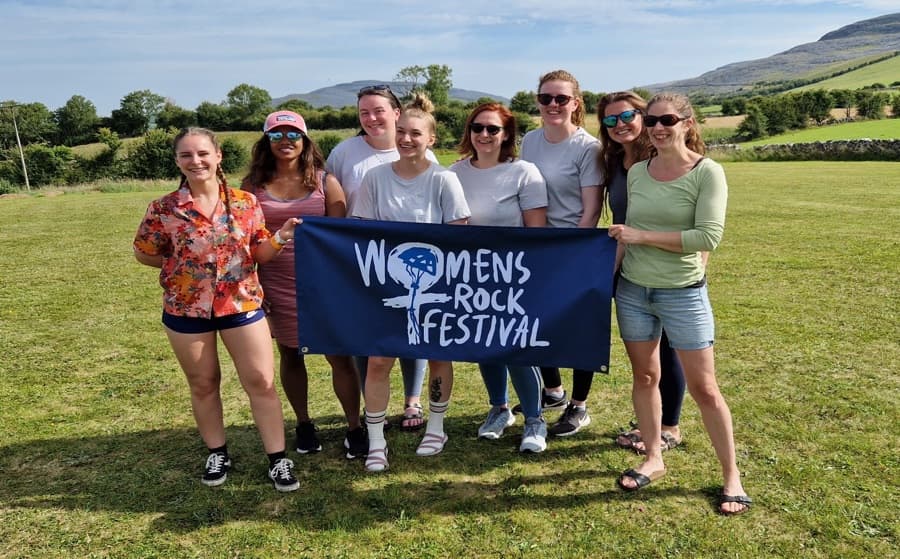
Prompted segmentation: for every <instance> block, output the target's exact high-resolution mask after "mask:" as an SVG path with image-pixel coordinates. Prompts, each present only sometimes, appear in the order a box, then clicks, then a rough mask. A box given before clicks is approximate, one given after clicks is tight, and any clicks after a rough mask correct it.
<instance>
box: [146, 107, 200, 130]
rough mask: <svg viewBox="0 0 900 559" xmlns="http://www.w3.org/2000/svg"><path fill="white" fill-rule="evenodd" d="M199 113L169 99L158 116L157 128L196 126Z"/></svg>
mask: <svg viewBox="0 0 900 559" xmlns="http://www.w3.org/2000/svg"><path fill="white" fill-rule="evenodd" d="M196 124H197V113H195V112H194V111H189V110H187V109H184V108H182V107H179V106H178V105H176V104H174V103H172V102H170V101H167V102H166V104H165V106H164V107H163V108H162V110H161V111H160V112H159V116H157V117H156V126H157V128H178V129H181V128H187V127H188V126H196Z"/></svg>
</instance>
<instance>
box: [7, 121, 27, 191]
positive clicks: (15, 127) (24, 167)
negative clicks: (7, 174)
mask: <svg viewBox="0 0 900 559" xmlns="http://www.w3.org/2000/svg"><path fill="white" fill-rule="evenodd" d="M17 106H18V105H16V104H15V103H12V104H8V105H6V108H8V109H11V110H12V117H13V130H15V131H16V144H17V145H18V146H19V158H20V159H21V160H22V174H23V175H25V190H31V184H30V183H29V182H28V168H27V167H26V166H25V152H24V151H23V150H22V140H21V139H20V138H19V125H18V124H17V123H16V107H17Z"/></svg>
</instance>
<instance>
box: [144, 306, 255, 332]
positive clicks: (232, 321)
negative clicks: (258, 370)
mask: <svg viewBox="0 0 900 559" xmlns="http://www.w3.org/2000/svg"><path fill="white" fill-rule="evenodd" d="M265 317H266V313H265V312H264V311H263V310H262V309H256V310H255V311H247V312H240V313H237V314H229V315H226V316H215V317H213V318H197V317H194V316H175V315H174V314H169V313H167V312H165V311H163V316H162V323H163V324H165V325H166V327H167V328H169V330H172V331H174V332H178V333H179V334H205V333H206V332H218V331H219V330H227V329H229V328H237V327H239V326H246V325H248V324H253V323H254V322H256V321H258V320H262V319H263V318H265Z"/></svg>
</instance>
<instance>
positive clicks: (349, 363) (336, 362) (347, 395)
mask: <svg viewBox="0 0 900 559" xmlns="http://www.w3.org/2000/svg"><path fill="white" fill-rule="evenodd" d="M325 359H326V360H327V361H328V364H329V365H331V385H332V387H333V388H334V394H335V396H337V398H338V401H339V402H340V403H341V408H343V410H344V417H346V418H347V425H348V426H349V427H350V429H356V428H357V427H359V425H360V423H359V376H358V375H357V374H356V369H355V368H354V367H353V359H352V358H351V357H348V356H344V355H326V356H325Z"/></svg>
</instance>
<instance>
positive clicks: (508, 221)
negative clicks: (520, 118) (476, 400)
mask: <svg viewBox="0 0 900 559" xmlns="http://www.w3.org/2000/svg"><path fill="white" fill-rule="evenodd" d="M517 137H518V136H517V133H516V117H515V116H514V115H513V114H512V113H511V112H510V110H509V109H508V108H506V106H504V105H501V104H500V103H485V104H482V105H479V106H478V107H476V108H475V109H473V110H472V112H471V113H470V114H469V117H468V119H467V120H466V128H465V131H464V132H463V137H462V139H461V140H460V142H459V146H458V150H459V153H460V154H461V155H462V156H463V157H464V158H465V159H462V160H461V161H458V162H456V163H454V164H453V165H452V166H451V167H450V170H451V171H453V172H454V173H456V176H457V177H459V181H460V183H462V187H463V192H465V195H466V201H467V202H468V204H469V209H470V210H471V212H472V216H471V217H470V218H469V223H470V224H472V225H494V226H507V227H523V226H525V227H544V226H546V225H547V185H546V183H545V182H544V178H543V177H542V176H541V172H540V171H539V170H538V168H537V167H535V165H534V164H533V163H528V162H527V161H522V160H521V159H516V138H517ZM478 368H479V369H480V370H481V377H482V379H483V380H484V384H485V387H486V388H487V391H488V400H489V402H490V404H491V409H490V410H489V411H488V414H487V418H486V419H485V420H484V423H482V424H481V426H480V427H479V428H478V436H479V438H484V439H498V438H500V436H501V435H503V431H504V430H505V429H506V428H507V427H509V426H510V425H512V424H513V423H514V422H515V418H514V416H513V414H512V412H511V411H510V410H509V404H508V397H507V396H508V390H507V380H506V379H507V373H508V374H509V377H510V378H512V383H513V387H515V389H516V393H517V394H518V395H519V401H520V402H521V408H522V410H523V414H524V415H525V429H524V432H523V434H522V442H521V444H520V445H519V450H520V451H521V452H532V453H536V452H543V451H544V450H545V449H546V448H547V425H546V423H544V419H543V417H542V415H541V378H540V373H539V371H538V370H537V367H523V366H515V365H506V364H502V363H479V365H478Z"/></svg>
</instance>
